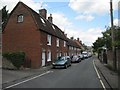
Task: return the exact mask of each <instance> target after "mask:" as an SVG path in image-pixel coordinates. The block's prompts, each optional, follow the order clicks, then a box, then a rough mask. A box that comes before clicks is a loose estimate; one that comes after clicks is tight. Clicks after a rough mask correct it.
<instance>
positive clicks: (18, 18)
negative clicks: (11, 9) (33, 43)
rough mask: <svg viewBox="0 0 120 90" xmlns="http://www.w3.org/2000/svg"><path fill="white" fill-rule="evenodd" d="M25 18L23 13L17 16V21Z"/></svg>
mask: <svg viewBox="0 0 120 90" xmlns="http://www.w3.org/2000/svg"><path fill="white" fill-rule="evenodd" d="M23 19H24V17H23V15H22V14H21V15H18V16H17V22H23Z"/></svg>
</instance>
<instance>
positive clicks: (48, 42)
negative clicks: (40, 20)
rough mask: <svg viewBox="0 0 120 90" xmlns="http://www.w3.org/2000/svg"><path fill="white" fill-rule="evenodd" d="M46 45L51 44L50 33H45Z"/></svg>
mask: <svg viewBox="0 0 120 90" xmlns="http://www.w3.org/2000/svg"><path fill="white" fill-rule="evenodd" d="M47 45H51V35H47Z"/></svg>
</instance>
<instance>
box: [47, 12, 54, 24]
mask: <svg viewBox="0 0 120 90" xmlns="http://www.w3.org/2000/svg"><path fill="white" fill-rule="evenodd" d="M48 20H49V21H50V22H51V23H52V22H53V18H52V14H50V16H49V17H48Z"/></svg>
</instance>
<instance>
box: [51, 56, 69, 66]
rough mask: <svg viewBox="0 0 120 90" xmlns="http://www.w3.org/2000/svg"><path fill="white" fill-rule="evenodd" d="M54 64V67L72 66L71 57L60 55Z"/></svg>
mask: <svg viewBox="0 0 120 90" xmlns="http://www.w3.org/2000/svg"><path fill="white" fill-rule="evenodd" d="M52 65H53V68H67V67H68V66H71V58H70V57H69V56H63V57H59V58H58V59H57V60H56V61H55V62H54V63H52Z"/></svg>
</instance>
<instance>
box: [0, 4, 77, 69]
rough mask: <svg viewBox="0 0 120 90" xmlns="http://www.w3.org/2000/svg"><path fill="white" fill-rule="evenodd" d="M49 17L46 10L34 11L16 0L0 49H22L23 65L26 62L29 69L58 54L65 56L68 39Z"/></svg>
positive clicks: (46, 62)
mask: <svg viewBox="0 0 120 90" xmlns="http://www.w3.org/2000/svg"><path fill="white" fill-rule="evenodd" d="M52 19H53V17H52V14H50V16H49V17H48V19H47V10H46V9H41V10H39V14H38V13H37V12H35V11H34V10H32V9H31V8H30V7H28V6H27V5H25V4H24V3H23V2H18V4H17V5H16V6H15V8H14V9H13V10H12V12H11V13H10V16H9V18H8V21H7V23H6V26H5V28H4V30H3V33H2V34H3V52H10V51H24V52H25V53H26V67H27V66H29V65H28V64H30V67H32V68H38V67H41V66H45V65H49V64H51V62H53V61H54V60H55V59H56V58H57V57H58V56H62V55H68V53H69V52H68V46H67V42H68V39H67V37H66V35H65V34H64V32H63V31H62V30H61V29H60V28H59V27H58V26H56V25H55V24H53V23H52ZM77 48H79V47H77ZM28 62H30V63H28Z"/></svg>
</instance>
